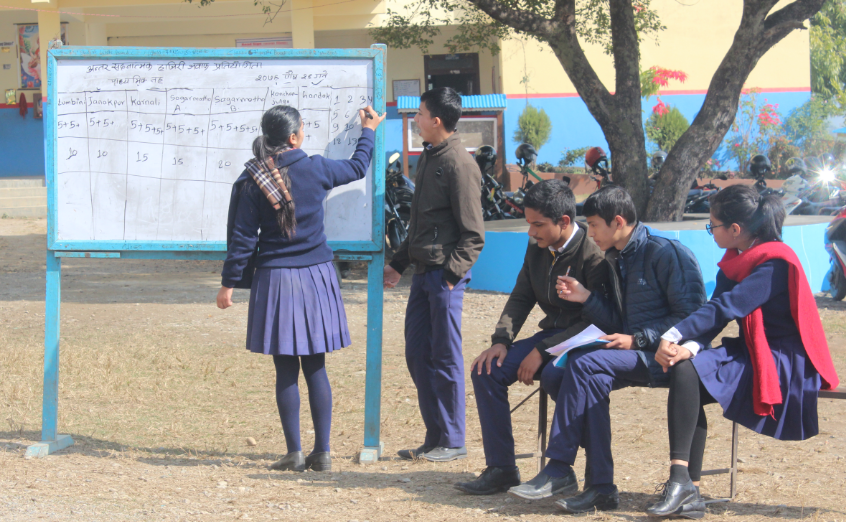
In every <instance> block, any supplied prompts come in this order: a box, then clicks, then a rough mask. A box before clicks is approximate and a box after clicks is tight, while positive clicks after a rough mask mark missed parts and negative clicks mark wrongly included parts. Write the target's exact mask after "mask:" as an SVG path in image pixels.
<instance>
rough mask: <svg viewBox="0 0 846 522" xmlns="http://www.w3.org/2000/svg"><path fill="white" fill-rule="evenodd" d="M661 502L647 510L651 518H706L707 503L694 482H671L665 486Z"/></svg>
mask: <svg viewBox="0 0 846 522" xmlns="http://www.w3.org/2000/svg"><path fill="white" fill-rule="evenodd" d="M663 489H664V491H663V493H662V495H661V500H659V501H658V502H656V503H655V504H652V505H651V506H650V507H649V508H647V510H646V513H647V514H648V515H649V516H651V517H684V518H692V519H697V518H702V517H704V516H705V503H704V502H702V498H701V497H700V496H699V492H698V491H697V490H696V486H694V485H693V482H692V481H690V480H688V481H687V482H684V483H680V482H671V481H669V480H668V481H667V482H665V483H664V485H663Z"/></svg>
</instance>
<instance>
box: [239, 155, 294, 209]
mask: <svg viewBox="0 0 846 522" xmlns="http://www.w3.org/2000/svg"><path fill="white" fill-rule="evenodd" d="M279 156H281V154H280V155H279ZM244 166H245V167H247V171H249V173H250V176H252V177H253V179H254V180H255V182H256V185H258V186H259V188H260V189H261V191H262V192H263V193H264V196H265V197H266V198H267V200H268V201H269V202H270V204H271V205H273V208H275V209H276V210H279V209H280V208H282V205H283V204H284V205H287V204H288V203H290V202H291V201H293V200H292V199H291V194H290V193H289V192H288V187H286V186H285V183H284V182H283V181H282V174H281V173H280V172H279V169H277V168H276V163H275V161H274V159H273V157H272V156H271V157H269V158H267V160H266V161H264V162H262V161H261V160H260V159H258V158H253V159H251V160H250V161H248V162H247V163H245V164H244ZM282 170H283V172H288V167H282Z"/></svg>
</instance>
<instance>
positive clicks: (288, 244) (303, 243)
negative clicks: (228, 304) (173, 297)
mask: <svg viewBox="0 0 846 522" xmlns="http://www.w3.org/2000/svg"><path fill="white" fill-rule="evenodd" d="M374 137H375V134H374V132H373V130H371V129H363V130H362V132H361V138H360V139H359V140H358V146H357V147H356V150H355V153H354V154H353V156H352V158H350V159H348V160H331V159H327V158H324V157H323V156H319V155H318V156H311V157H309V156H308V155H307V154H306V153H305V152H304V151H303V150H302V149H293V150H289V151H287V152H285V153H283V154H282V162H281V163H277V165H278V166H279V167H288V176H290V178H291V186H290V187H289V188H288V190H290V191H291V197H292V198H293V199H294V203H295V204H296V205H297V209H296V216H297V229H296V234H294V237H292V238H291V239H288V238H286V237H285V236H283V235H282V231H281V230H279V225H278V223H277V222H276V210H274V209H273V206H271V204H270V202H269V201H267V198H266V197H265V195H264V194H263V193H262V191H261V189H259V188H258V185H256V183H255V181H254V180H253V178H252V176H250V174H249V173H248V172H247V171H246V170H245V171H244V172H243V173H242V174H241V176H240V177H239V178H238V180H237V181H235V188H234V189H233V191H232V194H233V200H232V201H231V202H230V216H229V227H228V228H229V230H228V232H229V233H228V234H227V235H228V236H229V237H228V241H227V254H226V261H225V262H224V263H223V271H222V273H221V277H222V284H223V286H225V287H228V288H234V287H235V286H239V287H241V286H242V285H239V284H238V283H239V282H240V281H241V279H242V277H243V276H244V269H245V268H246V267H247V264H248V262H249V261H250V259H251V257H253V254H254V252H256V248H257V247H258V251H257V255H256V258H255V267H256V268H299V267H305V266H312V265H317V264H320V263H326V262H328V261H332V259H333V257H334V255H333V253H332V249H331V248H329V245H328V244H327V243H326V234H325V233H324V231H323V201H324V200H325V199H326V194H327V193H328V192H329V191H330V190H332V189H333V188H335V187H337V186H340V185H346V184H347V183H351V182H353V181H356V180H359V179H361V178H363V177H364V176H365V174H366V173H367V167H368V166H369V165H370V159H371V156H372V155H373V143H374ZM239 184H243V185H239Z"/></svg>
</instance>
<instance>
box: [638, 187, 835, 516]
mask: <svg viewBox="0 0 846 522" xmlns="http://www.w3.org/2000/svg"><path fill="white" fill-rule="evenodd" d="M784 215H785V213H784V207H783V206H782V203H781V200H780V199H779V197H778V196H775V195H771V196H766V197H761V196H760V195H759V194H758V192H757V191H756V190H755V189H753V188H752V187H749V186H741V185H733V186H731V187H728V188H726V189H724V190H722V191H720V192H719V193H718V194H716V195H715V196H713V197H712V198H711V222H710V223H709V224H708V225H707V227H706V228H707V229H708V232H709V233H710V234H712V235H713V236H714V241H716V243H717V245H718V246H719V247H720V248H724V249H726V253H725V255H724V256H723V259H722V261H721V262H720V263H719V265H718V266H719V267H720V271H719V273H718V274H717V286H716V288H715V289H714V295H713V296H712V298H711V300H710V301H708V302H707V303H706V304H705V305H703V306H702V308H700V309H699V310H697V311H696V312H694V313H693V314H691V315H690V316H688V317H687V319H685V320H684V321H682V322H680V323H678V324H677V325H676V326H675V327H674V328H671V329H670V330H669V331H667V332H666V333H665V334H664V335H663V336H662V342H661V344H660V346H659V348H658V351H657V353H656V355H655V360H656V361H657V362H658V363H660V364H661V366H663V367H664V371H665V372H666V371H669V372H670V373H671V376H670V394H669V399H668V403H667V416H668V424H669V434H670V459H671V460H670V479H669V480H668V481H667V483H666V484H665V486H664V492H663V496H662V498H661V499H660V500H659V501H658V502H657V503H655V504H653V505H652V506H650V507H649V508H648V509H647V513H648V514H649V515H651V516H656V517H669V516H677V517H685V518H701V517H703V516H704V514H705V504H704V503H703V502H702V498H701V497H700V495H699V479H700V475H701V471H702V456H703V454H704V453H705V438H706V435H707V429H708V424H707V420H706V418H705V411H704V409H703V408H702V406H704V405H706V404H713V403H719V404H720V406H722V408H723V416H725V417H726V418H727V419H729V420H731V421H734V422H737V423H738V424H741V425H743V426H745V427H747V428H749V429H751V430H753V431H755V432H757V433H760V434H763V435H768V436H770V437H773V438H776V439H779V440H805V439H807V438H810V437H813V436H814V435H816V434H817V433H818V432H819V427H818V424H817V396H818V392H819V390H820V388H822V389H831V388H835V387H837V385H838V379H837V374H836V373H835V371H834V365H833V363H832V360H831V354H830V353H829V350H828V343H827V342H826V337H825V332H824V331H823V328H822V323H821V322H820V317H819V313H818V312H817V306H816V302H815V300H814V295H813V293H812V292H811V287H810V285H809V284H808V280H807V279H806V277H805V272H804V271H803V270H802V265H801V264H800V262H799V259H798V258H797V257H796V254H795V253H794V252H793V250H791V248H790V247H788V246H787V245H785V244H784V243H782V241H781V228H782V224H783V222H784ZM734 320H736V321H737V322H738V325H739V327H740V332H741V336H740V337H739V338H723V339H722V346H720V347H718V348H714V349H710V350H702V351H701V352H700V349H701V348H702V347H704V346H707V345H708V344H709V343H710V342H711V340H712V339H714V338H715V337H716V336H717V335H719V334H720V332H722V330H723V328H725V327H726V325H727V324H728V323H729V322H730V321H734Z"/></svg>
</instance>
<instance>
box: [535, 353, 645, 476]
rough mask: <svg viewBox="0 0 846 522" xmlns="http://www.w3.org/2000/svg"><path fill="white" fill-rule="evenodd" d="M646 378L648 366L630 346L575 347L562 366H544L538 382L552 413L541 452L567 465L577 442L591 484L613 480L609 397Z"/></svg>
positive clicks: (573, 454)
mask: <svg viewBox="0 0 846 522" xmlns="http://www.w3.org/2000/svg"><path fill="white" fill-rule="evenodd" d="M649 382H650V376H649V369H648V368H647V366H646V364H644V363H643V361H642V360H641V358H640V356H639V354H638V353H637V352H636V351H634V350H613V349H600V350H592V351H585V352H579V351H576V352H573V353H571V354H570V356H569V360H568V361H567V366H565V367H564V368H556V367H555V366H553V365H551V364H549V365H547V366H546V368H544V370H543V374H542V375H541V385H542V386H543V388H544V390H546V392H547V393H549V396H550V397H552V399H553V400H554V401H555V414H554V416H553V419H552V426H551V427H550V433H549V445H548V446H547V450H546V456H547V457H549V458H550V459H553V460H558V461H561V462H564V463H566V464H569V465H571V466H572V465H573V463H574V462H575V460H576V453H577V452H578V450H579V445H583V446H584V448H585V457H586V459H587V461H588V462H589V463H590V469H591V483H593V484H613V483H614V458H613V457H612V455H611V415H610V413H609V404H610V402H611V401H610V397H609V396H610V394H611V392H612V391H613V390H617V389H620V388H625V387H627V386H633V385H647V384H649Z"/></svg>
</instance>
